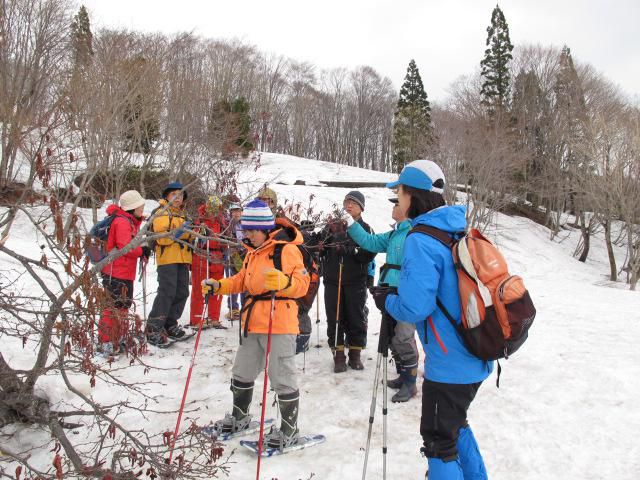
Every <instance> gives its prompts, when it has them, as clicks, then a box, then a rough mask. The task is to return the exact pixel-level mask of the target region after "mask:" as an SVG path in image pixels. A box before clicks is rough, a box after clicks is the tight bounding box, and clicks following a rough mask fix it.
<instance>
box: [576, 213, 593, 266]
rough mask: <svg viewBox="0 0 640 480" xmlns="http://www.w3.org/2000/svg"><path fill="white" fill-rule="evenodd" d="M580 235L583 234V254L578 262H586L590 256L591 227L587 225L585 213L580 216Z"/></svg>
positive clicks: (581, 253)
mask: <svg viewBox="0 0 640 480" xmlns="http://www.w3.org/2000/svg"><path fill="white" fill-rule="evenodd" d="M579 218H580V233H581V234H582V252H580V258H578V261H580V262H583V263H584V262H586V261H587V257H588V256H589V247H590V246H591V225H590V223H589V224H587V219H586V218H585V214H584V212H583V213H581V214H580V217H579Z"/></svg>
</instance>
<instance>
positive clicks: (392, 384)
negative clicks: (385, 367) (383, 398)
mask: <svg viewBox="0 0 640 480" xmlns="http://www.w3.org/2000/svg"><path fill="white" fill-rule="evenodd" d="M403 383H404V382H403V381H402V377H398V378H394V379H393V380H387V387H389V388H392V389H394V390H399V389H400V388H401V387H402V384H403Z"/></svg>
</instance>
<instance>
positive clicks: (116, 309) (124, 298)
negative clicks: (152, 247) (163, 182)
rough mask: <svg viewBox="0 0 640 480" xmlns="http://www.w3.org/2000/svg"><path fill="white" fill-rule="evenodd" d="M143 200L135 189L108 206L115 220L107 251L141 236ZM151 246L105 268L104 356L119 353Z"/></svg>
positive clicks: (101, 348) (101, 339) (101, 338)
mask: <svg viewBox="0 0 640 480" xmlns="http://www.w3.org/2000/svg"><path fill="white" fill-rule="evenodd" d="M143 210H144V198H142V196H141V195H140V194H139V193H138V192H137V191H135V190H129V191H127V192H124V193H123V194H122V195H120V206H118V205H115V204H114V205H109V207H107V215H113V216H114V217H115V218H114V219H113V222H112V223H111V227H110V228H109V236H108V237H107V247H106V250H107V252H110V251H111V250H113V249H114V248H117V249H122V248H124V247H125V246H127V244H128V243H129V242H131V240H132V239H133V238H134V237H135V236H136V235H137V234H138V231H139V230H140V224H141V223H142V212H143ZM149 254H150V251H149V248H148V247H142V246H140V247H136V248H134V249H132V250H130V251H129V252H127V253H125V254H124V255H122V256H121V257H119V258H117V259H116V260H114V261H113V262H111V263H108V264H107V265H105V267H104V268H103V269H102V272H101V274H102V285H103V286H104V289H105V290H106V292H107V294H108V298H107V303H106V305H105V307H104V309H103V310H102V315H101V317H100V322H99V323H98V339H99V342H100V343H99V345H98V350H99V351H100V352H101V353H102V354H104V355H113V354H117V353H119V352H120V342H121V341H122V337H123V335H124V333H125V332H126V329H127V326H126V320H127V315H128V313H129V308H130V307H131V304H132V303H133V280H134V279H135V278H136V270H137V265H138V259H139V258H140V257H141V256H146V257H147V258H148V257H149Z"/></svg>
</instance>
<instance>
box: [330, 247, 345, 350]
mask: <svg viewBox="0 0 640 480" xmlns="http://www.w3.org/2000/svg"><path fill="white" fill-rule="evenodd" d="M343 265H344V259H343V257H340V270H338V302H337V306H336V334H335V338H334V340H333V356H334V357H335V356H336V355H337V353H338V327H339V326H340V291H341V290H342V267H343Z"/></svg>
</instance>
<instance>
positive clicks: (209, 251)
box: [202, 227, 211, 325]
mask: <svg viewBox="0 0 640 480" xmlns="http://www.w3.org/2000/svg"><path fill="white" fill-rule="evenodd" d="M204 231H205V233H206V234H207V237H208V234H209V232H207V227H205V230H204ZM209 242H210V240H209V238H207V273H206V274H205V275H206V278H211V276H210V271H211V259H210V258H209V255H210V254H211V250H209V247H210V246H211V245H210V244H209ZM204 312H205V310H204V309H203V310H202V323H204V322H205V318H206V322H207V325H209V309H207V310H206V312H207V315H206V317H205V315H204Z"/></svg>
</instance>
